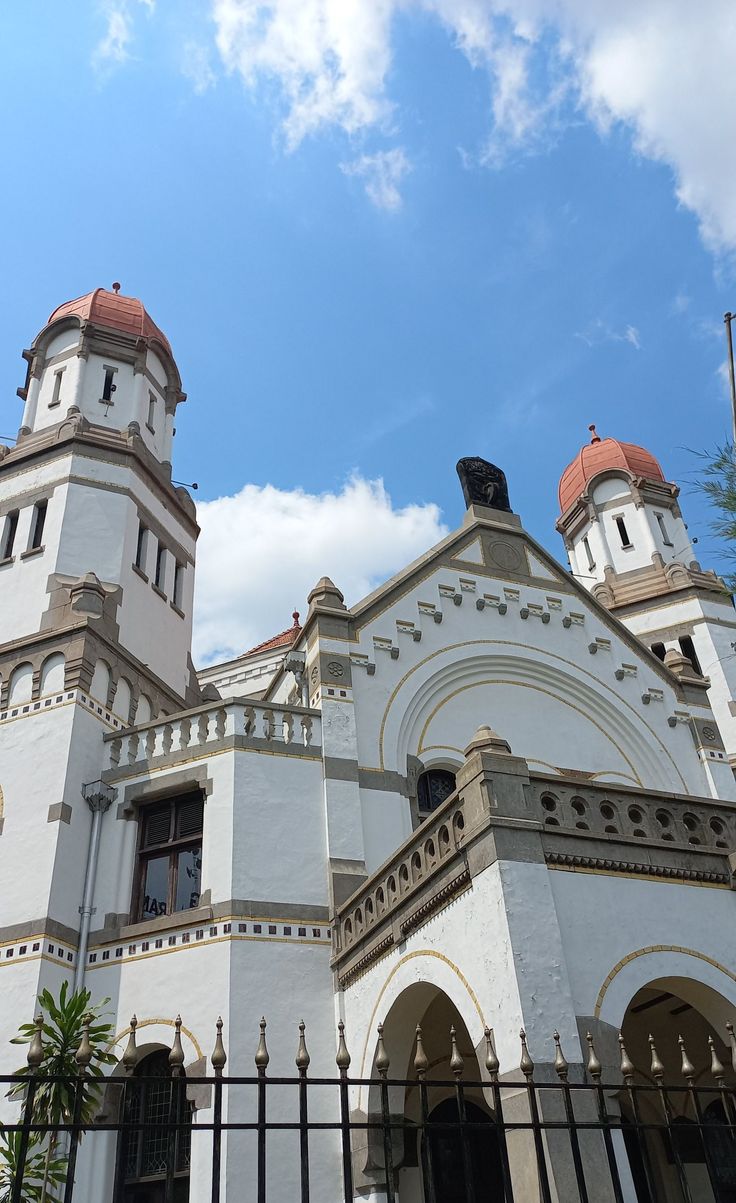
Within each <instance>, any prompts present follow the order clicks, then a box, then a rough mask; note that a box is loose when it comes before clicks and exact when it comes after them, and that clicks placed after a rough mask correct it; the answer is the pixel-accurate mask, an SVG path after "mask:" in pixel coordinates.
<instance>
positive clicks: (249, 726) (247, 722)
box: [243, 706, 256, 735]
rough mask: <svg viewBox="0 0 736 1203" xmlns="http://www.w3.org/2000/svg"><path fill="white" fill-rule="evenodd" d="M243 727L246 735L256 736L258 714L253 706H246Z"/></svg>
mask: <svg viewBox="0 0 736 1203" xmlns="http://www.w3.org/2000/svg"><path fill="white" fill-rule="evenodd" d="M243 720H244V722H243V726H244V730H245V734H246V735H254V734H255V730H256V712H255V710H254V708H253V707H252V706H246V707H245V709H244V711H243Z"/></svg>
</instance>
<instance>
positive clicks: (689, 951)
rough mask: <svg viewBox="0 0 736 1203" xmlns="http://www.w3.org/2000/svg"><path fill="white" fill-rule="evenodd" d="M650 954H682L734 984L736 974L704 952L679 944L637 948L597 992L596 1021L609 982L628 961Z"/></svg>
mask: <svg viewBox="0 0 736 1203" xmlns="http://www.w3.org/2000/svg"><path fill="white" fill-rule="evenodd" d="M651 952H680V953H684V955H685V956H688V957H695V958H696V960H698V961H705V963H706V964H707V965H712V966H713V968H714V969H719V970H720V971H721V973H725V975H726V977H728V978H730V979H731V981H732V982H736V973H733V972H732V971H731V970H730V969H727V968H726V966H725V965H722V964H721V962H720V961H716V960H715V958H714V957H709V956H708V954H707V953H705V952H698V951H697V949H695V948H683V947H682V945H680V944H648V945H647V947H646V948H637V950H636V952H630V953H629V955H628V956H626V957H623V958H622V960H620V961H619V962H618V963H617V964H616V965H614V967H613V969H612V970H611V972H610V973H609V975H608V977H607V978H606V980H605V981H604V983H603V985H602V986H601V988H600V990H599V991H598V997H597V999H596V1000H595V1007H594V1008H593V1014H594V1015H595V1017H596V1019H600V1017H601V1010H602V1008H603V999H604V998H605V997H606V993H607V992H608V987H609V986H610V985H611V982H612V981H613V979H614V978H615V977H616V975H617V974H619V973H620V972H621V970H622V969H623V967H624V965H628V964H629V962H630V961H635V960H636V959H637V957H645V956H648V955H649V953H651Z"/></svg>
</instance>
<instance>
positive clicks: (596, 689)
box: [378, 639, 690, 793]
mask: <svg viewBox="0 0 736 1203" xmlns="http://www.w3.org/2000/svg"><path fill="white" fill-rule="evenodd" d="M430 665H431V668H430V667H428V666H430ZM425 674H426V675H425ZM422 675H423V676H424V679H423V680H422V679H421V676H422ZM503 684H507V685H515V686H519V687H521V688H527V689H530V690H536V691H538V692H540V693H542V694H545V695H547V696H551V697H553V698H554V699H555V700H556V701H557V702H558V703H560V704H562V705H564V706H566V707H568V708H569V709H571V710H574V711H576V712H577V713H578V714H579V715H581V716H582V717H583V718H585V719H586V720H587V721H588V722H590V723H591V724H593V726H595V727H596V728H597V729H598V730H599V731H600V732H601V734H602V735H603V736H604V737H605V739H607V740H608V741H609V742H610V744H611V746H612V748H615V750H616V752H617V758H621V759H622V760H623V761H624V763H625V764H626V765H627V766H628V769H629V770H630V772H631V777H632V778H633V779H634V781H635V783H636V784H637V785H642V784H654V783H657V784H658V786H659V788H661V783H662V778H663V770H664V771H665V772H666V775H667V777H668V779H669V782H670V786H671V788H673V789H674V790H677V791H678V792H683V793H690V790H689V788H688V786H687V783H686V782H685V779H684V778H683V776H682V774H681V773H680V771H679V769H678V768H677V764H676V762H675V760H674V758H673V757H672V755H671V754H670V752H669V750H668V749H667V747H666V745H665V744H664V743H663V741H662V740H661V739H660V737H659V736H658V735H657V733H656V731H655V730H654V729H653V728H652V727H651V726H650V725H649V723H648V722H647V721H646V720H645V719H644V718H643V716H642V715H641V714H640V713H639V712H638V711H637V710H635V709H634V707H633V706H631V705H630V704H629V703H628V702H627V701H626V700H625V699H624V698H622V697H621V696H620V695H619V694H618V693H617V692H616V691H614V690H613V689H611V688H610V687H609V686H608V685H606V684H605V683H604V682H603V681H601V680H599V679H598V678H597V677H595V676H594V675H593V674H592V673H590V672H588V671H587V670H585V669H583V668H582V667H580V665H577V664H575V663H574V662H573V661H571V660H568V659H566V658H565V657H563V656H560V655H558V654H556V653H554V652H550V651H548V650H545V649H543V648H539V647H535V646H531V645H527V644H521V643H517V642H515V641H511V640H500V639H495V640H494V639H479V640H471V641H467V642H463V643H456V644H451V645H449V646H448V647H445V648H442V649H440V650H439V651H437V652H432V653H431V654H430V655H429V656H427V657H425V658H424V659H423V660H421V661H420V662H419V663H418V664H416V665H414V666H413V667H412V668H411V669H409V671H408V672H407V673H405V674H404V676H403V677H402V679H401V680H400V681H399V683H398V684H397V686H396V688H395V689H394V691H393V693H392V695H391V697H390V698H389V700H388V703H387V705H386V709H385V711H384V714H383V717H382V719H381V724H380V731H379V748H378V752H379V764H380V767H381V768H386V767H388V768H396V767H397V766H399V765H401V764H406V759H407V756H409V755H418V756H421V754H422V750H421V749H422V741H423V738H424V736H425V734H426V732H427V729H428V725H429V722H430V721H431V719H432V718H433V717H434V715H435V714H436V713H437V712H438V710H439V709H441V708H442V706H443V705H445V704H447V702H448V701H449V700H450V699H451V698H452V697H454V696H457V694H458V693H460V692H462V691H464V690H468V689H473V688H478V687H480V686H483V685H486V686H487V685H490V686H498V685H503ZM489 717H490V721H491V722H492V721H493V718H492V716H489ZM478 721H480V718H479V719H478ZM468 734H469V736H470V734H472V732H469V733H468ZM502 734H504V735H508V734H509V733H508V732H502ZM512 744H513V740H512ZM512 751H517V749H516V748H514V747H513V746H512ZM642 777H643V778H644V780H642Z"/></svg>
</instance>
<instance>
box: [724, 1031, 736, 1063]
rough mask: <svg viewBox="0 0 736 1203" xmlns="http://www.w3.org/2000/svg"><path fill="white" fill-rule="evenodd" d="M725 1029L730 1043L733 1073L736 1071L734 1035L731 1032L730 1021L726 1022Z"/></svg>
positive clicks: (735, 1040) (735, 1038)
mask: <svg viewBox="0 0 736 1203" xmlns="http://www.w3.org/2000/svg"><path fill="white" fill-rule="evenodd" d="M726 1031H727V1032H728V1037H729V1041H730V1044H731V1068H732V1069H733V1071H734V1073H736V1036H734V1034H733V1024H732V1023H727V1024H726Z"/></svg>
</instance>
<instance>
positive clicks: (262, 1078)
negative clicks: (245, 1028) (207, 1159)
mask: <svg viewBox="0 0 736 1203" xmlns="http://www.w3.org/2000/svg"><path fill="white" fill-rule="evenodd" d="M260 1029H261V1034H260V1036H259V1038H258V1048H257V1049H256V1056H255V1062H256V1069H257V1071H258V1203H266V1069H267V1067H268V1062H269V1060H270V1057H269V1055H268V1049H267V1048H266V1020H265V1018H262V1019H261V1023H260Z"/></svg>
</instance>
